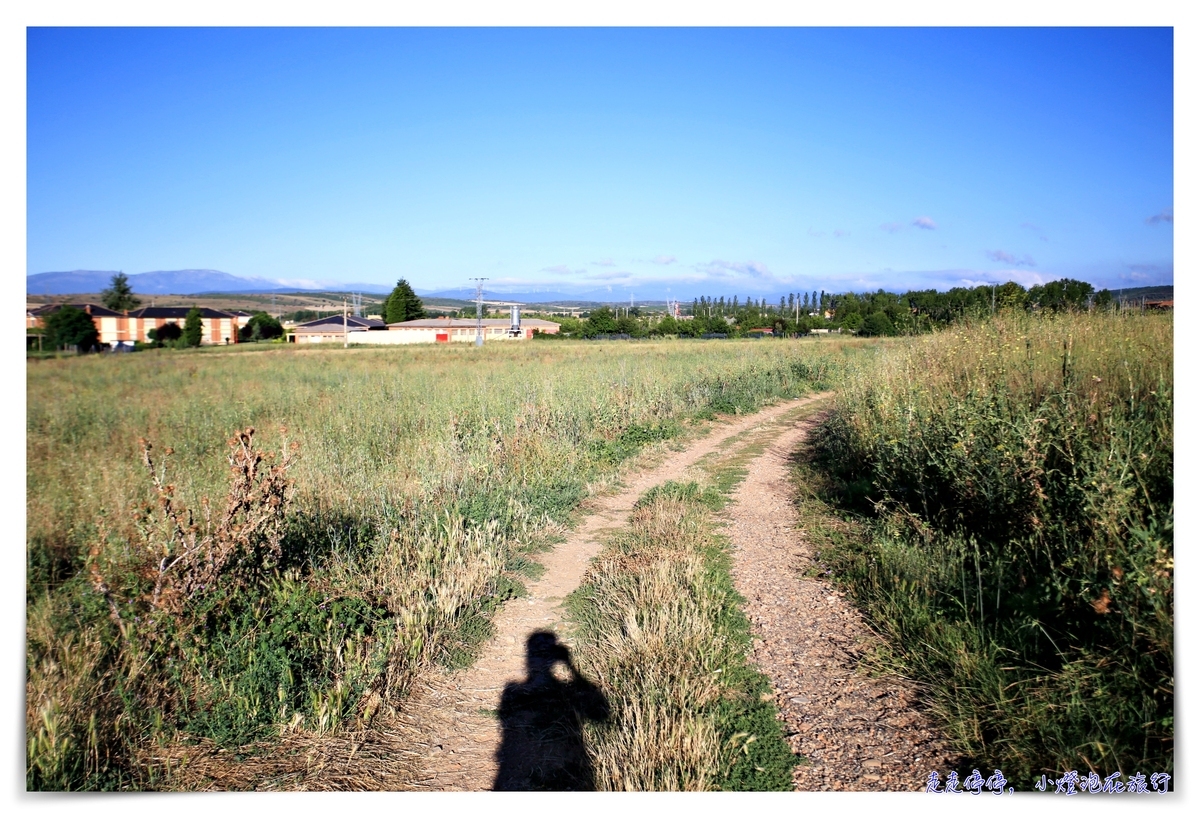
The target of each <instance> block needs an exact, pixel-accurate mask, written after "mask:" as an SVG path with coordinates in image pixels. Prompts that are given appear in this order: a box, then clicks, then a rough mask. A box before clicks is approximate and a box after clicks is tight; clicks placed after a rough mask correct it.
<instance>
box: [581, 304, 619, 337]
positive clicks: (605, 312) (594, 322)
mask: <svg viewBox="0 0 1200 818" xmlns="http://www.w3.org/2000/svg"><path fill="white" fill-rule="evenodd" d="M616 331H617V319H616V316H614V315H613V311H612V310H611V309H609V308H608V307H600V308H599V309H595V310H592V313H591V315H589V316H588V320H587V328H586V330H585V333H586V334H588V335H599V334H600V333H610V332H616Z"/></svg>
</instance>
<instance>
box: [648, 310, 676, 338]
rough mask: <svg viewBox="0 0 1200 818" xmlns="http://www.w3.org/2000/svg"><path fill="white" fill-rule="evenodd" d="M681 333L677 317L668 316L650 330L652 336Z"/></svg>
mask: <svg viewBox="0 0 1200 818" xmlns="http://www.w3.org/2000/svg"><path fill="white" fill-rule="evenodd" d="M678 332H679V322H678V321H676V320H675V316H673V315H668V316H666V317H665V318H663V319H662V320H661V321H659V322H658V323H657V324H655V325H654V326H653V327H652V328H651V329H650V334H651V335H675V334H677V333H678Z"/></svg>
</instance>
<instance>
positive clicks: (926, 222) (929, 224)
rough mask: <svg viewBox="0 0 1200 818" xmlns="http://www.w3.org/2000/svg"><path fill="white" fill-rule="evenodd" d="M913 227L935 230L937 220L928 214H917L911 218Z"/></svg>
mask: <svg viewBox="0 0 1200 818" xmlns="http://www.w3.org/2000/svg"><path fill="white" fill-rule="evenodd" d="M913 227H919V228H921V229H922V230H937V222H935V221H934V220H933V219H931V218H929V217H928V216H917V218H915V219H913Z"/></svg>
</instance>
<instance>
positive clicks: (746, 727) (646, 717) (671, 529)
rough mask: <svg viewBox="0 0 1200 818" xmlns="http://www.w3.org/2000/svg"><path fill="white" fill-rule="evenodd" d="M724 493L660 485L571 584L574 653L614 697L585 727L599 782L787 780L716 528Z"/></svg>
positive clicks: (787, 765)
mask: <svg viewBox="0 0 1200 818" xmlns="http://www.w3.org/2000/svg"><path fill="white" fill-rule="evenodd" d="M722 502H723V498H722V496H721V495H720V493H718V492H717V491H716V490H715V489H712V488H709V489H701V488H700V487H699V486H698V485H697V484H696V483H687V484H678V483H666V484H664V485H662V486H660V487H657V488H655V489H652V490H651V491H650V492H648V493H647V494H646V495H645V496H644V497H643V498H642V499H641V500H639V502H638V504H637V506H636V507H635V509H634V512H633V515H632V516H631V518H630V521H629V526H628V528H626V529H623V530H622V531H621V532H619V533H618V534H617V535H616V536H614V537H613V539H612V540H611V542H610V543H609V544H608V546H607V547H606V549H605V551H604V552H603V553H602V554H601V555H600V556H599V557H598V558H597V559H596V560H595V561H594V562H593V564H592V566H591V567H590V568H589V569H588V573H587V576H586V577H585V579H584V582H583V584H582V585H581V586H580V588H579V589H578V590H577V591H576V592H575V593H574V594H573V595H572V598H571V603H570V604H571V610H572V612H573V615H572V619H573V622H574V624H575V628H576V634H577V641H576V656H577V658H578V660H579V663H580V666H581V667H582V668H583V669H584V672H585V674H586V675H588V676H589V677H592V678H593V679H594V680H595V681H596V682H598V684H599V686H600V688H601V689H603V690H604V692H605V695H607V696H608V698H609V703H610V707H611V716H610V718H609V719H608V721H606V722H601V723H589V724H588V725H586V727H585V730H586V733H587V738H588V747H589V750H590V753H591V755H592V761H593V766H594V771H595V780H596V786H597V789H602V790H618V791H705V790H719V789H744V790H766V789H790V788H791V768H792V766H793V764H794V759H793V757H792V755H791V752H790V750H789V749H788V747H787V745H786V743H785V742H784V741H783V738H782V733H781V730H780V726H779V724H778V722H777V721H776V720H775V718H774V714H773V711H772V710H771V709H770V708H769V706H767V705H765V704H764V703H763V702H762V701H761V698H760V697H761V695H762V693H763V692H764V691H765V689H766V687H765V682H764V680H763V678H762V677H761V675H760V674H758V673H757V672H756V671H753V670H752V669H751V668H749V667H748V666H747V664H746V658H745V655H746V649H747V646H748V641H749V626H748V624H747V623H746V622H745V619H744V617H743V616H742V614H741V611H740V608H739V603H740V601H741V599H740V597H739V596H738V595H737V593H736V591H735V590H734V588H733V584H732V580H731V579H730V576H729V564H728V556H727V554H726V553H725V551H724V543H723V541H722V540H721V539H720V538H718V537H717V536H716V534H715V532H714V519H713V510H714V509H715V508H717V507H719V506H720V505H721V503H722Z"/></svg>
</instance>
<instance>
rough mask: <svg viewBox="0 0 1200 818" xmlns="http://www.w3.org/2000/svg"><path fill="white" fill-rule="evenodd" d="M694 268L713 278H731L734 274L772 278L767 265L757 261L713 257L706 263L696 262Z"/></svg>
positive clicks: (764, 278) (763, 278)
mask: <svg viewBox="0 0 1200 818" xmlns="http://www.w3.org/2000/svg"><path fill="white" fill-rule="evenodd" d="M696 270H698V271H699V272H702V273H707V274H708V275H710V276H712V277H713V278H732V277H733V276H734V275H741V276H749V277H751V278H756V279H760V280H772V281H773V280H774V279H775V274H774V273H772V272H771V271H770V270H769V269H768V268H767V265H765V264H763V263H762V262H759V261H723V260H721V259H714V260H713V261H710V262H709V263H708V264H697V265H696Z"/></svg>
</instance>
